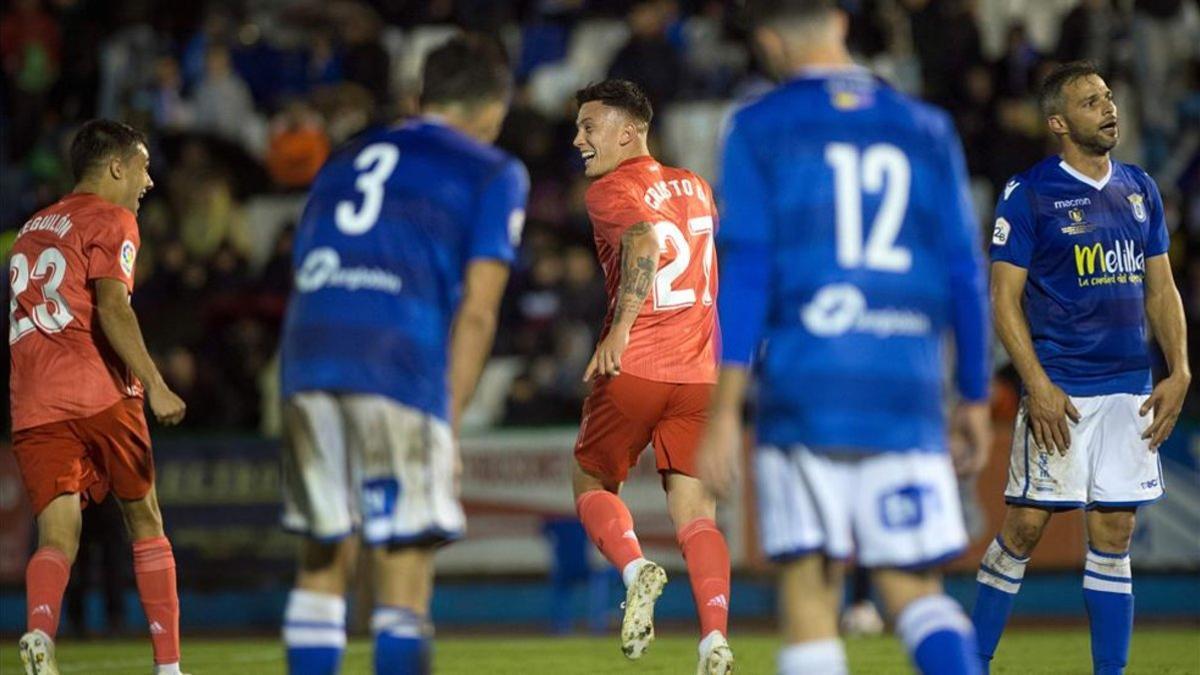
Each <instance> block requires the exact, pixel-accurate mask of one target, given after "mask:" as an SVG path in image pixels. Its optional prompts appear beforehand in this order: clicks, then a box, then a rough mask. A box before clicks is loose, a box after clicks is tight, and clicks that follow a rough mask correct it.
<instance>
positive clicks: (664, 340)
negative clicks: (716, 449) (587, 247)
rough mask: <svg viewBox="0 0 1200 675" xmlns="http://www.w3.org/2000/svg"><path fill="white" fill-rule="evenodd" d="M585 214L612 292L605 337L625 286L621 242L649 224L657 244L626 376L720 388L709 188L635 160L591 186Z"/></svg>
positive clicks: (624, 361) (682, 173)
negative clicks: (639, 226)
mask: <svg viewBox="0 0 1200 675" xmlns="http://www.w3.org/2000/svg"><path fill="white" fill-rule="evenodd" d="M587 209H588V216H589V217H590V218H591V220H592V228H593V231H594V236H595V239H596V252H597V254H598V255H599V257H600V266H601V267H603V268H604V281H605V289H606V290H607V291H608V315H607V317H606V318H605V320H604V333H605V334H607V333H608V330H609V327H610V326H611V325H612V319H613V311H614V310H615V308H616V298H617V294H618V289H619V286H620V280H621V235H622V234H623V233H624V232H625V230H626V229H627V228H629V227H630V226H632V225H635V224H637V223H641V222H646V223H650V225H651V226H652V227H654V232H655V235H656V236H657V237H658V245H659V252H660V253H661V255H660V257H659V261H658V272H656V273H655V275H654V284H653V287H652V289H651V293H650V296H649V297H647V298H646V304H645V305H643V306H642V310H641V312H639V313H638V316H637V319H636V320H635V321H634V323H633V329H632V330H631V331H630V334H629V346H628V348H626V350H625V353H624V354H622V356H621V372H627V373H631V374H633V375H636V376H638V377H643V378H646V379H648V380H655V381H658V382H676V383H697V382H701V383H704V382H707V383H712V382H716V380H717V363H716V344H715V343H716V336H717V312H716V301H717V254H716V249H715V248H714V247H713V233H714V230H715V229H716V219H717V210H716V205H715V204H713V196H712V189H711V188H709V186H708V183H706V182H704V179H703V178H700V177H699V176H697V175H696V174H694V173H692V172H691V171H687V170H685V169H677V168H674V167H670V166H663V165H662V164H659V163H658V162H657V161H656V160H655V159H654V158H653V157H635V158H633V159H628V160H625V161H624V162H622V163H621V164H620V166H618V167H617V168H616V169H614V170H613V171H611V172H610V173H608V174H607V175H605V176H604V177H602V178H600V179H599V180H597V181H596V182H594V183H592V185H591V186H590V187H589V188H588V191H587Z"/></svg>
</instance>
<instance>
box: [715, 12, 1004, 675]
mask: <svg viewBox="0 0 1200 675" xmlns="http://www.w3.org/2000/svg"><path fill="white" fill-rule="evenodd" d="M764 4H765V5H767V6H768V7H767V9H766V11H764V12H762V14H761V18H760V19H759V24H758V27H757V28H756V30H755V35H756V38H757V39H758V42H759V45H760V46H761V48H762V52H763V53H764V54H765V55H766V56H767V57H768V59H769V62H770V63H772V64H775V66H776V69H777V70H780V71H781V72H782V73H783V74H785V75H787V76H789V77H790V78H791V79H790V80H788V81H787V83H785V84H784V85H782V86H780V87H779V88H778V89H776V90H775V91H773V92H772V93H770V94H768V95H766V96H764V97H763V98H762V99H760V100H758V101H757V102H754V103H752V104H750V105H747V106H746V107H744V108H742V109H741V110H739V111H738V112H737V113H736V114H735V115H734V117H733V119H732V122H731V124H730V127H729V129H728V133H727V136H726V138H725V141H724V156H723V160H722V176H721V187H720V190H719V194H720V196H721V198H722V209H723V213H724V218H723V224H722V228H721V230H720V232H719V233H718V242H719V244H720V247H721V248H720V259H721V261H722V263H723V265H722V269H721V278H722V283H723V284H725V288H724V289H723V292H722V295H721V301H720V318H721V335H722V340H723V345H722V364H721V369H720V375H719V378H718V382H717V388H716V392H715V394H714V403H713V410H712V412H711V422H710V426H709V428H708V431H707V436H706V439H705V442H704V446H703V449H702V453H703V456H702V458H701V465H700V471H701V475H702V477H703V478H705V480H706V482H707V483H708V484H709V485H710V487H711V488H712V489H713V490H715V491H717V492H719V493H720V492H724V491H725V490H727V489H728V486H729V484H730V481H731V480H732V476H733V475H734V474H735V469H736V466H737V456H738V454H739V453H738V447H739V444H740V438H741V414H742V405H743V399H744V396H745V392H746V389H747V386H748V382H749V379H750V368H751V364H752V363H753V364H754V368H755V370H756V376H757V379H758V388H759V399H758V428H757V444H758V448H757V450H756V452H755V457H754V468H755V480H756V487H757V494H758V500H759V517H760V532H761V537H762V543H763V549H764V551H765V553H766V554H767V555H769V556H770V557H771V558H773V559H775V560H776V561H779V562H781V563H782V565H783V566H782V576H781V580H780V594H781V596H782V597H781V608H782V614H783V616H782V624H783V638H784V643H785V644H784V648H783V649H782V650H781V652H780V654H779V672H780V673H784V674H787V675H792V674H797V673H822V675H832V674H839V673H846V672H847V665H846V656H845V650H844V648H843V646H842V643H841V642H840V640H839V639H838V620H837V617H838V606H839V600H840V598H841V596H842V576H843V572H842V568H843V561H845V560H846V559H847V558H848V557H850V556H851V555H852V554H853V555H855V556H856V558H857V560H858V562H859V564H861V565H863V566H865V567H869V568H872V570H873V578H874V581H875V582H876V586H877V588H878V590H879V593H880V595H881V597H882V600H883V604H884V606H885V608H886V609H887V611H888V612H889V613H890V614H891V616H892V617H893V618H894V620H895V624H896V627H897V630H898V632H899V634H900V637H901V638H902V639H903V641H904V643H905V645H906V646H907V648H908V651H909V653H910V655H911V656H912V660H913V662H914V663H915V665H916V667H917V669H918V670H919V671H921V672H923V673H939V674H940V673H946V674H950V673H954V674H955V675H961V674H962V673H975V672H977V671H978V661H977V659H976V658H975V651H976V650H975V640H974V635H973V631H972V630H971V624H970V621H968V620H967V617H966V616H965V615H964V613H963V611H962V609H961V608H960V607H959V606H958V604H957V603H955V602H954V601H953V600H952V599H950V598H949V597H948V596H946V595H945V594H944V593H943V592H942V584H941V578H940V576H939V574H938V572H937V568H938V566H939V564H940V563H942V562H943V561H945V560H948V559H950V558H952V557H955V556H957V555H958V554H959V553H960V551H961V550H962V549H963V547H964V546H965V544H966V533H965V531H964V528H963V521H962V514H961V510H960V507H959V497H958V490H957V486H956V482H955V467H954V466H953V463H952V458H951V456H950V454H949V452H948V451H947V447H946V445H947V444H946V435H947V433H946V432H947V428H946V422H945V420H944V419H943V411H942V406H943V401H944V400H945V398H946V397H945V393H946V392H944V391H943V369H944V358H945V357H944V353H943V347H942V344H943V336H944V333H946V332H947V331H953V334H954V338H955V348H956V349H955V353H956V357H955V358H956V359H957V387H958V389H959V391H960V392H961V395H962V397H963V403H962V404H960V405H959V406H958V407H957V408H955V410H954V413H953V414H954V417H955V421H956V423H959V424H961V425H962V426H963V428H964V429H965V430H967V431H968V438H969V441H970V442H968V443H966V444H964V447H963V451H962V452H961V453H960V454H959V455H958V456H957V457H956V459H957V460H958V467H959V469H960V470H961V471H963V472H973V471H977V470H978V469H979V467H980V465H981V462H982V460H983V458H984V457H985V455H986V452H987V448H988V444H989V436H990V423H989V418H988V409H987V403H986V402H987V393H988V391H987V390H988V377H987V375H988V373H987V365H986V352H987V349H986V347H987V336H988V327H987V313H986V299H985V294H984V266H983V260H982V256H983V251H982V247H981V245H980V242H979V232H978V224H977V221H976V219H975V218H974V217H973V215H972V211H971V206H970V200H969V196H968V191H967V177H966V171H965V167H964V161H963V157H962V151H961V148H960V144H959V141H958V137H957V134H956V133H955V131H954V127H953V125H952V123H951V122H950V118H949V116H948V115H946V113H944V112H943V111H941V110H938V109H936V108H934V107H932V106H929V105H925V104H923V103H920V102H917V101H915V100H913V99H910V98H908V97H907V96H904V95H903V94H900V93H899V92H897V91H895V90H893V89H892V88H890V87H888V86H887V85H886V84H884V83H883V82H881V81H879V80H878V79H876V78H874V77H873V76H872V75H871V74H870V73H869V72H867V71H865V70H862V69H859V68H857V67H855V66H854V65H853V63H852V61H851V59H850V56H849V54H848V52H847V50H846V46H845V35H846V29H847V18H846V16H845V14H843V13H842V12H841V11H840V10H838V9H837V6H836V4H835V2H834V0H791V1H784V2H770V3H764Z"/></svg>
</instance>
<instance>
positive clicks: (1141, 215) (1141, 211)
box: [1125, 194, 1146, 223]
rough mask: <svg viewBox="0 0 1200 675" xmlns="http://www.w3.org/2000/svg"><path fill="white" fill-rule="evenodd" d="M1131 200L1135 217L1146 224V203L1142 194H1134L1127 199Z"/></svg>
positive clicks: (1130, 203) (1130, 204)
mask: <svg viewBox="0 0 1200 675" xmlns="http://www.w3.org/2000/svg"><path fill="white" fill-rule="evenodd" d="M1125 199H1128V200H1129V206H1130V208H1132V209H1133V217H1134V219H1135V220H1137V221H1138V222H1139V223H1144V222H1146V203H1145V201H1144V200H1143V199H1142V195H1141V194H1132V195H1129V196H1128V197H1126V198H1125Z"/></svg>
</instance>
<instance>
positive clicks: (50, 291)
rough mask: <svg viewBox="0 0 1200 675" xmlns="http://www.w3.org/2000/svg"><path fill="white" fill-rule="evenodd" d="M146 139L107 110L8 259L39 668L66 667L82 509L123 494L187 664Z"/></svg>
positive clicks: (161, 642) (174, 410)
mask: <svg viewBox="0 0 1200 675" xmlns="http://www.w3.org/2000/svg"><path fill="white" fill-rule="evenodd" d="M149 163H150V155H149V152H148V151H147V149H146V141H145V138H144V137H143V136H142V134H141V133H140V132H138V131H136V130H135V129H133V128H131V127H129V126H126V125H124V124H121V123H119V122H112V121H108V120H93V121H91V122H88V123H87V124H84V125H83V127H82V128H81V129H80V130H79V132H78V133H77V134H76V136H75V140H74V141H73V142H72V144H71V170H72V171H73V172H74V174H75V178H76V181H77V182H76V185H75V190H74V191H73V192H71V193H70V194H68V195H67V196H65V197H63V198H62V199H60V200H59V201H58V202H57V203H55V204H53V205H51V206H49V207H47V208H45V209H43V210H41V211H39V212H38V213H37V214H35V215H34V216H33V217H32V218H30V219H29V221H28V222H26V223H25V225H24V226H23V227H22V228H21V229H20V231H19V232H18V234H17V239H16V242H15V243H14V244H13V247H12V253H11V255H10V258H9V266H8V278H9V284H10V286H11V301H10V302H9V311H8V320H9V327H8V344H9V353H10V358H11V364H12V375H11V379H10V382H9V386H10V392H9V393H10V400H11V404H12V423H13V436H12V441H13V453H14V454H15V455H16V458H17V463H18V465H19V466H20V469H21V478H22V480H23V482H24V483H25V489H26V490H27V492H28V493H29V499H30V501H31V502H32V504H33V509H34V512H35V513H36V514H37V529H38V549H37V551H36V552H35V553H34V554H33V557H32V558H31V559H30V560H29V565H28V566H27V567H26V569H25V600H26V613H27V614H26V617H27V618H26V625H27V631H28V632H27V633H25V635H24V636H23V637H22V638H21V641H20V649H21V659H22V661H23V662H24V664H25V672H26V675H56V674H57V673H58V666H57V665H56V663H55V658H54V636H55V633H56V631H57V630H58V623H59V609H60V607H61V606H62V597H63V590H64V589H65V588H66V586H67V579H68V576H69V574H70V569H71V563H72V562H73V561H74V559H75V553H76V551H77V550H78V548H79V530H80V527H81V524H82V519H81V514H80V509H81V508H82V507H83V506H85V505H86V504H87V503H88V502H92V501H97V502H98V501H100V500H101V499H103V498H104V497H105V495H106V494H107V493H108V492H109V491H110V490H111V491H112V492H113V493H114V494H116V496H117V498H118V500H119V502H120V505H121V510H122V511H123V513H124V516H125V525H126V527H127V528H128V530H129V535H130V539H131V540H132V541H133V568H134V574H135V576H136V579H137V589H138V595H139V596H140V597H141V599H142V607H143V609H145V611H146V617H147V620H148V622H149V626H150V639H151V641H152V642H153V645H154V663H155V669H154V672H155V673H156V675H167V674H171V675H178V673H179V672H180V671H179V598H178V595H177V594H176V590H175V556H174V554H173V553H172V552H171V544H170V542H168V541H167V538H166V537H165V536H164V535H163V528H162V514H161V513H160V512H159V508H158V499H157V497H156V496H155V492H154V458H153V456H152V455H151V453H150V433H149V430H148V429H147V428H146V418H145V415H144V414H143V412H142V398H143V395H144V396H145V397H146V398H147V399H149V403H150V409H151V410H152V411H153V412H154V416H155V417H156V418H157V419H158V421H159V422H160V423H162V424H168V425H170V424H177V423H178V422H179V421H180V420H181V419H183V415H184V408H185V407H184V403H183V401H182V400H180V398H179V397H178V396H176V395H175V394H174V393H173V392H172V391H171V390H170V389H169V388H168V387H167V385H166V384H165V383H164V382H163V379H162V376H161V375H159V372H158V369H157V368H155V366H154V362H153V361H151V359H150V355H149V353H148V352H147V351H146V345H145V343H144V342H143V341H142V334H141V329H140V328H139V327H138V322H137V317H136V316H135V315H134V313H133V309H132V308H131V307H130V306H129V294H130V292H132V291H133V271H134V261H135V259H136V258H137V250H138V244H139V243H140V240H139V238H138V228H137V220H136V218H135V215H136V213H137V210H138V204H139V202H140V201H141V198H142V197H143V196H144V195H145V194H146V191H148V190H149V189H150V188H152V187H153V186H154V183H153V182H152V181H151V180H150V174H149V172H148V170H147V168H148V166H149Z"/></svg>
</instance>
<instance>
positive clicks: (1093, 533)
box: [1088, 511, 1134, 553]
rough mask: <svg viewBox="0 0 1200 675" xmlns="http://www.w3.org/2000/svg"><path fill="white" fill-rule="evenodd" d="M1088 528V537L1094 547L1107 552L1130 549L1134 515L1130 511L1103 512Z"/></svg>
mask: <svg viewBox="0 0 1200 675" xmlns="http://www.w3.org/2000/svg"><path fill="white" fill-rule="evenodd" d="M1090 525H1091V526H1090V527H1089V528H1088V529H1089V530H1090V531H1089V532H1088V539H1089V540H1090V543H1091V545H1092V547H1093V548H1096V549H1098V550H1100V551H1104V552H1106V553H1120V552H1124V551H1128V550H1129V544H1130V543H1131V542H1132V541H1133V527H1134V515H1133V513H1132V512H1128V511H1115V512H1109V513H1103V514H1101V515H1100V517H1098V518H1094V519H1093V520H1092V522H1091V524H1090Z"/></svg>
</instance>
